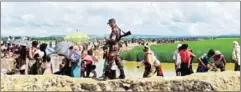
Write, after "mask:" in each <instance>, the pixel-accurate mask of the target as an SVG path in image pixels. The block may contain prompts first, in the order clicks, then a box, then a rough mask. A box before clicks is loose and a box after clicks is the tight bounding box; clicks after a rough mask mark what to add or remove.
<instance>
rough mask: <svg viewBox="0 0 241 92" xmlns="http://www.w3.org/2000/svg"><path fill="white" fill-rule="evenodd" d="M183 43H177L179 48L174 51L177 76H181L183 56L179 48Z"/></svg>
mask: <svg viewBox="0 0 241 92" xmlns="http://www.w3.org/2000/svg"><path fill="white" fill-rule="evenodd" d="M181 46H182V44H177V49H176V50H175V52H174V53H173V60H174V64H175V70H176V76H181V57H180V55H179V48H180V47H181Z"/></svg>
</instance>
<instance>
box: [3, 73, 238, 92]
mask: <svg viewBox="0 0 241 92" xmlns="http://www.w3.org/2000/svg"><path fill="white" fill-rule="evenodd" d="M1 80H2V81H1V90H2V91H37V90H38V91H160V90H161V91H239V90H240V72H219V73H203V74H194V75H190V76H185V77H174V78H170V79H164V78H161V77H153V78H146V79H143V78H128V79H124V80H120V79H117V80H108V81H97V80H94V79H86V78H70V77H67V76H57V75H35V76H33V75H32V76H31V75H28V76H25V75H2V76H1Z"/></svg>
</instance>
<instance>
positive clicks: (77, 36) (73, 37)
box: [64, 32, 90, 43]
mask: <svg viewBox="0 0 241 92" xmlns="http://www.w3.org/2000/svg"><path fill="white" fill-rule="evenodd" d="M64 40H67V41H73V42H75V43H81V42H86V41H88V40H90V37H89V36H88V35H87V34H84V33H81V32H71V33H69V34H68V35H66V36H65V37H64Z"/></svg>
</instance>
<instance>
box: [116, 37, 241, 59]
mask: <svg viewBox="0 0 241 92" xmlns="http://www.w3.org/2000/svg"><path fill="white" fill-rule="evenodd" d="M233 41H238V42H240V38H219V39H214V40H201V41H188V42H182V43H186V44H188V45H189V48H190V49H192V50H193V52H194V54H195V55H196V58H195V59H194V62H196V61H197V58H198V57H200V56H201V55H203V54H204V53H207V52H208V50H209V49H214V50H219V51H221V53H223V54H224V56H225V58H226V60H227V61H228V62H232V42H233ZM176 45H177V43H169V44H158V45H152V46H151V49H152V51H154V53H155V55H156V56H157V58H158V59H159V60H160V61H161V62H173V60H172V55H173V52H174V51H175V50H176ZM143 54H144V53H143V46H138V47H135V48H133V49H132V50H129V51H123V52H121V53H120V55H121V58H122V59H124V60H127V61H139V60H143Z"/></svg>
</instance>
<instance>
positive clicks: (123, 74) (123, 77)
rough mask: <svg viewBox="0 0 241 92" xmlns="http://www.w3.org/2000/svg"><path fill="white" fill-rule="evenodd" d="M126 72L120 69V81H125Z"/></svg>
mask: <svg viewBox="0 0 241 92" xmlns="http://www.w3.org/2000/svg"><path fill="white" fill-rule="evenodd" d="M125 77H126V76H125V72H124V70H123V69H120V76H119V79H125Z"/></svg>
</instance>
